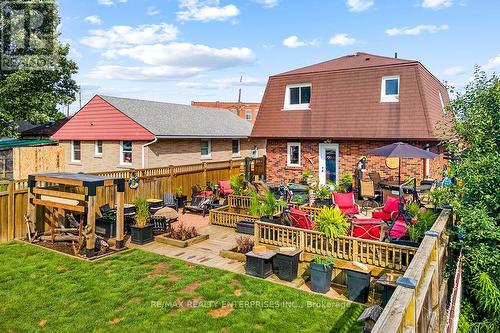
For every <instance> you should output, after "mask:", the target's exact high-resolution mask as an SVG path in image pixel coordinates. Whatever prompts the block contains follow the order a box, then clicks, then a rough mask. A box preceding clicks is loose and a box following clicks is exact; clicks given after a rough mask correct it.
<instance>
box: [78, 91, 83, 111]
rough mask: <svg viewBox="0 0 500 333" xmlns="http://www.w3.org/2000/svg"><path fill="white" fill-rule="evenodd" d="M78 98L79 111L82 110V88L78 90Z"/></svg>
mask: <svg viewBox="0 0 500 333" xmlns="http://www.w3.org/2000/svg"><path fill="white" fill-rule="evenodd" d="M78 98H79V100H80V108H79V109H78V110H80V109H81V108H82V88H80V89H78Z"/></svg>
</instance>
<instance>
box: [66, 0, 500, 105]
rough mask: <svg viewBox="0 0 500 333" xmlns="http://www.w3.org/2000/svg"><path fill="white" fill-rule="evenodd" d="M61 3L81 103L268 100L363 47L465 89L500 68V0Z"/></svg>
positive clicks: (99, 0) (102, 0)
mask: <svg viewBox="0 0 500 333" xmlns="http://www.w3.org/2000/svg"><path fill="white" fill-rule="evenodd" d="M58 3H59V6H60V8H59V11H60V13H59V14H60V16H61V26H60V32H61V37H60V39H61V41H62V42H65V43H69V44H70V45H71V51H70V57H71V58H72V59H73V60H75V61H76V62H77V64H78V66H79V72H78V74H77V75H76V76H75V79H76V80H77V82H78V84H79V85H80V86H81V92H82V104H85V103H86V102H87V101H88V100H89V99H90V98H92V97H93V96H94V95H96V94H103V95H112V96H121V97H129V98H139V99H147V100H156V101H164V102H172V103H183V104H189V103H190V102H191V101H193V100H194V101H235V100H237V97H238V89H239V88H240V87H241V88H242V100H243V101H246V102H260V100H261V98H262V96H263V93H264V90H265V85H266V82H267V78H268V77H269V76H271V75H274V74H278V73H281V72H285V71H288V70H291V69H295V68H299V67H303V66H307V65H310V64H314V63H318V62H321V61H325V60H329V59H333V58H337V57H340V56H344V55H347V54H354V53H356V52H368V53H373V54H378V55H385V56H394V53H395V52H397V53H398V57H399V58H403V59H411V60H418V61H420V62H421V63H422V64H423V65H424V66H426V67H427V68H428V69H429V70H430V71H431V72H432V73H433V74H434V75H436V76H437V77H438V78H439V79H440V80H442V81H446V82H448V83H449V84H450V85H452V86H455V87H457V88H458V89H463V87H464V86H465V85H466V84H467V82H468V81H469V80H470V78H471V75H472V73H473V71H474V66H475V65H479V66H482V68H483V69H484V70H486V71H488V72H494V71H498V70H499V69H500V28H498V18H499V17H500V2H499V1H498V0H400V1H388V0H307V1H300V0H58ZM241 76H242V77H243V81H242V83H240V82H239V81H240V77H241ZM78 108H79V102H78V101H77V102H75V103H74V104H73V105H71V107H70V113H73V112H76V111H77V110H78Z"/></svg>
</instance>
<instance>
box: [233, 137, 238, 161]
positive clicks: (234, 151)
mask: <svg viewBox="0 0 500 333" xmlns="http://www.w3.org/2000/svg"><path fill="white" fill-rule="evenodd" d="M232 152H233V156H235V157H237V156H240V140H239V139H233V141H232Z"/></svg>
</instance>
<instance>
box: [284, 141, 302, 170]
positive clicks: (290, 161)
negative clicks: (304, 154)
mask: <svg viewBox="0 0 500 333" xmlns="http://www.w3.org/2000/svg"><path fill="white" fill-rule="evenodd" d="M286 164H287V166H290V167H299V166H300V142H288V143H287V161H286Z"/></svg>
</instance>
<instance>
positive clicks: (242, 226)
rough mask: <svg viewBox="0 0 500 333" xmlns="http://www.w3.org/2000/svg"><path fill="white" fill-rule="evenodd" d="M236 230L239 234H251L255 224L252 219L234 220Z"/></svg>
mask: <svg viewBox="0 0 500 333" xmlns="http://www.w3.org/2000/svg"><path fill="white" fill-rule="evenodd" d="M236 232H239V233H240V234H246V235H253V234H254V232H255V225H254V223H253V222H252V221H240V222H236Z"/></svg>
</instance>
